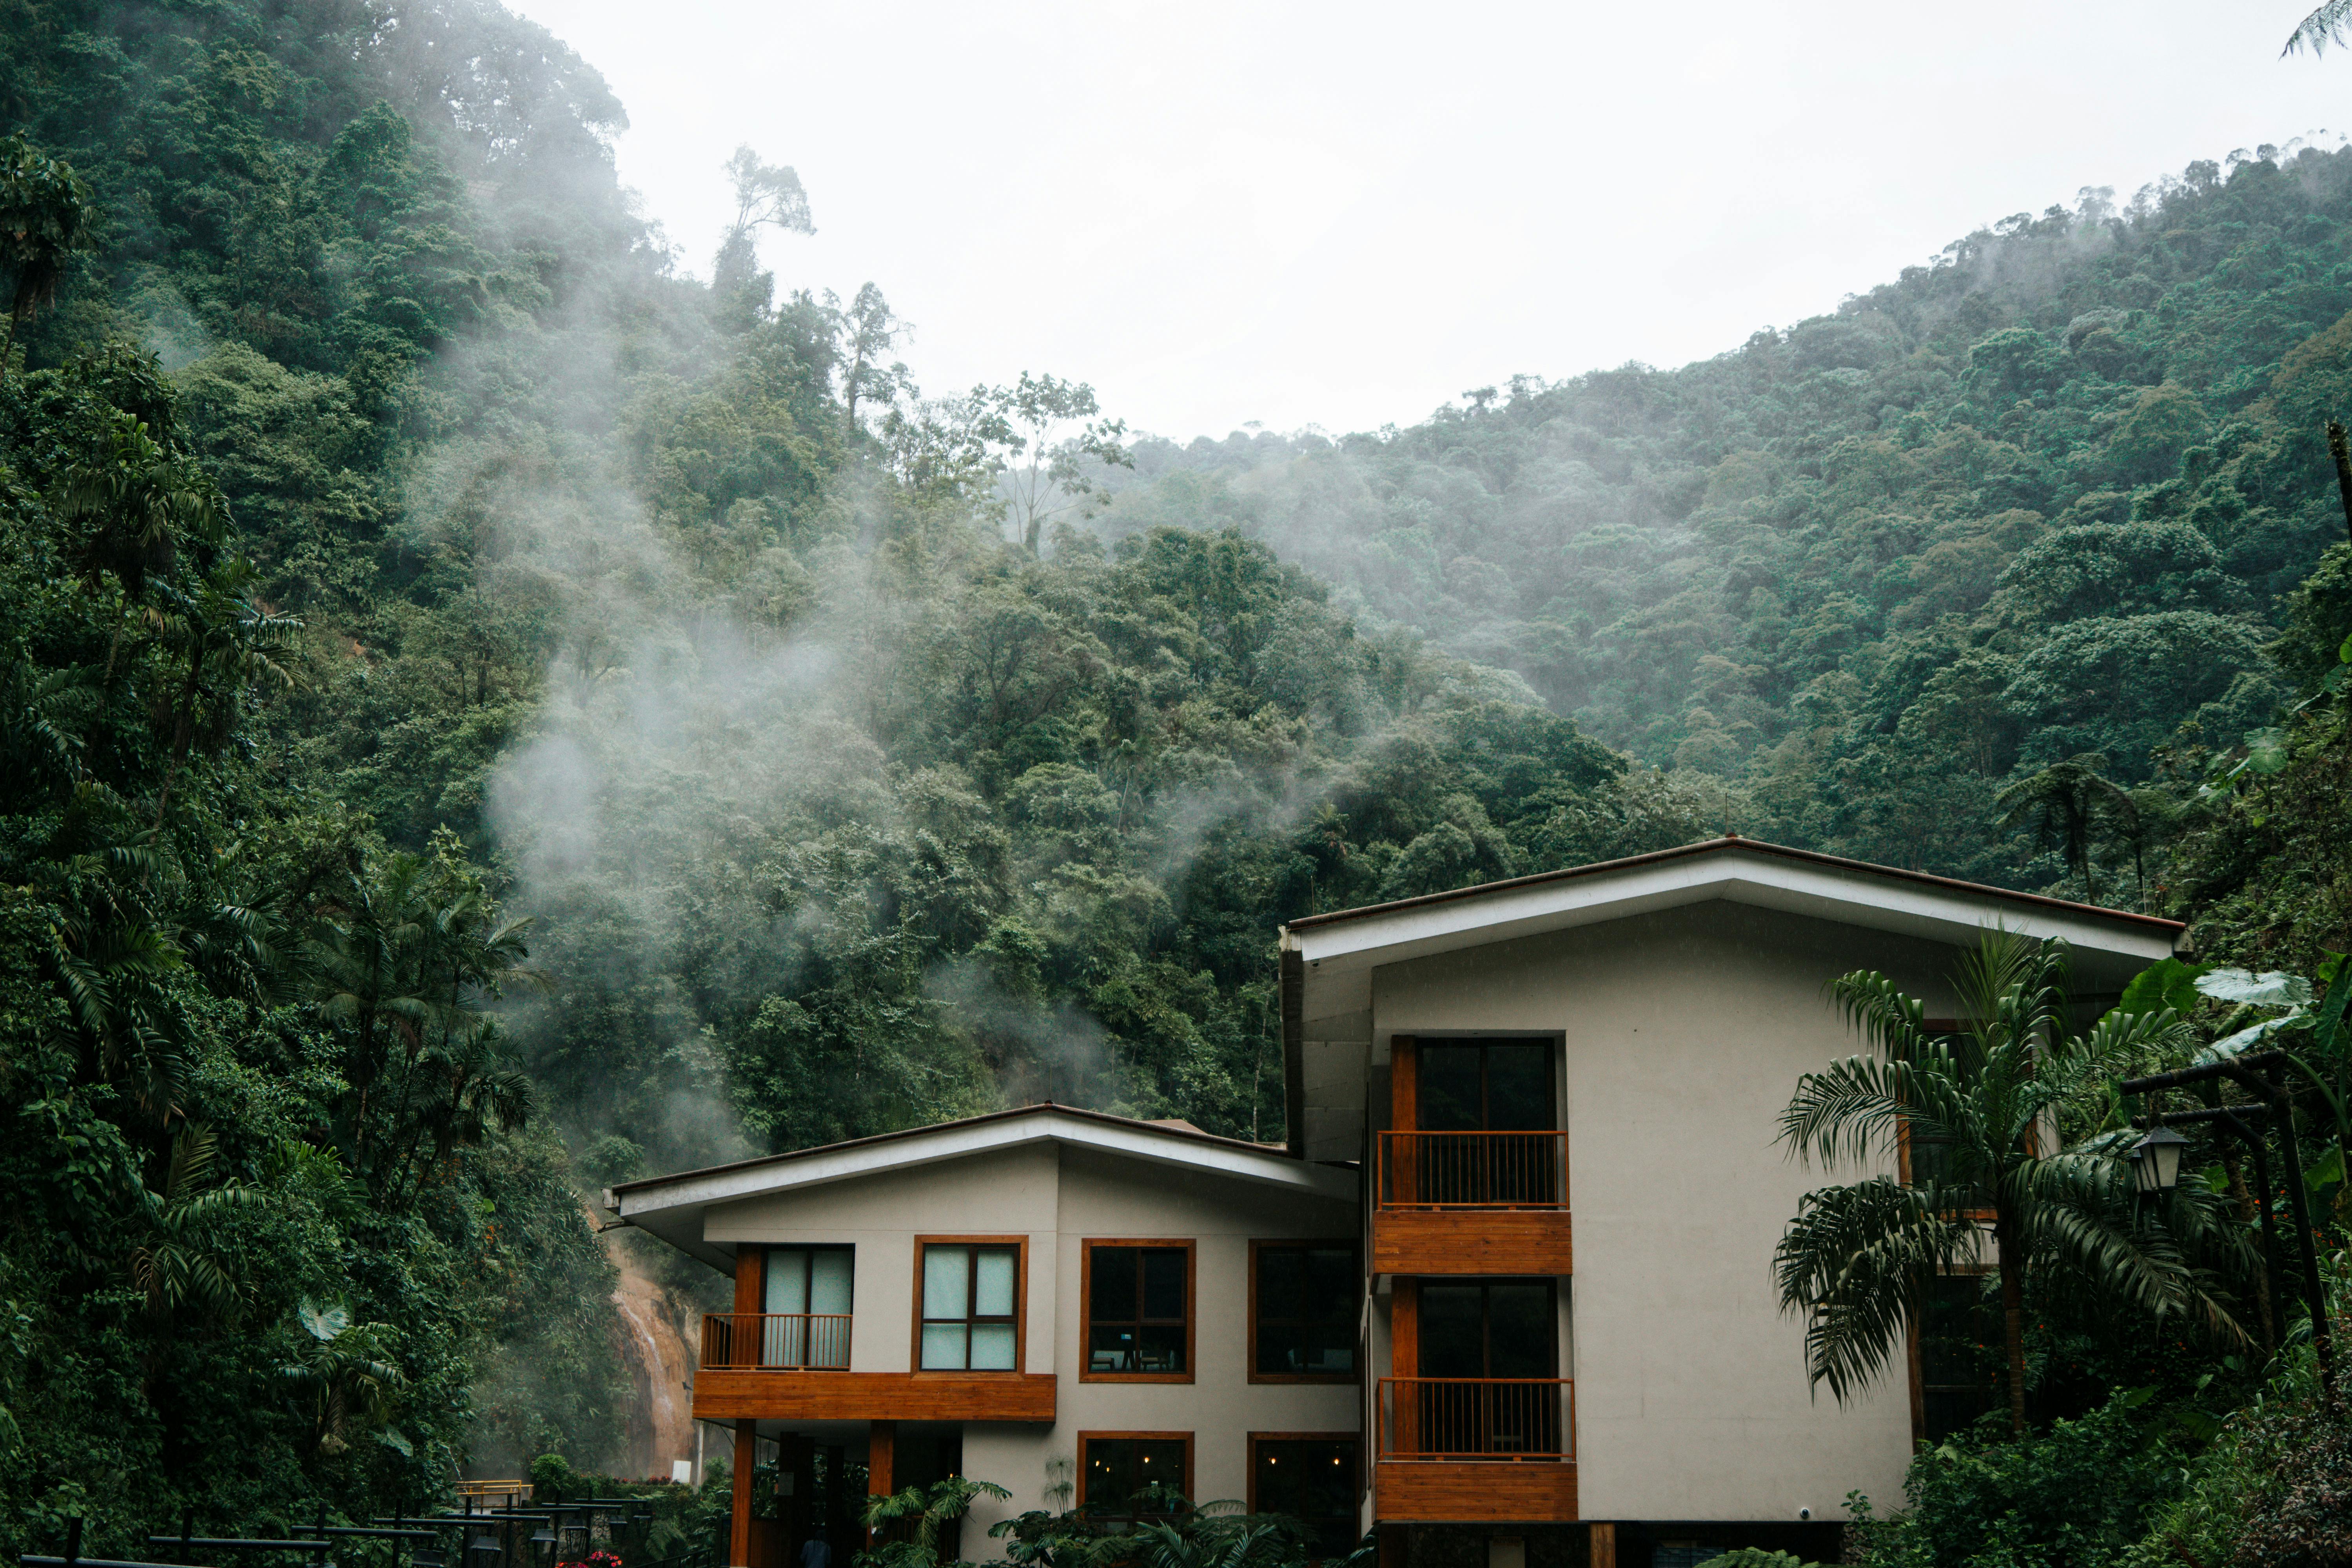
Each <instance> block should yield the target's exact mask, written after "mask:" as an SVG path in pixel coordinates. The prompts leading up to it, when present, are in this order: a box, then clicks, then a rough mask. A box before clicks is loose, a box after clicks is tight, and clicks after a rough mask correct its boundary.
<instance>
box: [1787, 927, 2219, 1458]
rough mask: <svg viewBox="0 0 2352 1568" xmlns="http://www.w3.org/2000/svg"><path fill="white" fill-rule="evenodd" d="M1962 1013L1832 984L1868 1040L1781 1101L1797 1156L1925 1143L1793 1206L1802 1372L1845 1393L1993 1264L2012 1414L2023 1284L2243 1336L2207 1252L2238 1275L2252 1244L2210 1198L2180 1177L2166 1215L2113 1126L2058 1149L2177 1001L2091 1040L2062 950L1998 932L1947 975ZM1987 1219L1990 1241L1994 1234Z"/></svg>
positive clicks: (1871, 1156)
mask: <svg viewBox="0 0 2352 1568" xmlns="http://www.w3.org/2000/svg"><path fill="white" fill-rule="evenodd" d="M1954 981H1955V985H1956V989H1957V991H1958V997H1959V1002H1960V1005H1961V1007H1962V1009H1963V1013H1964V1016H1965V1017H1966V1019H1967V1020H1968V1021H1967V1023H1966V1024H1965V1025H1964V1026H1963V1027H1962V1028H1961V1029H1960V1031H1959V1032H1958V1033H1957V1034H1954V1035H1948V1036H1938V1035H1934V1034H1931V1033H1930V1032H1929V1031H1928V1029H1927V1024H1926V1014H1927V1008H1926V1004H1925V1003H1923V1002H1921V1001H1920V1000H1919V999H1918V998H1917V997H1916V996H1906V995H1905V994H1903V993H1902V992H1901V991H1900V990H1898V989H1897V988H1896V987H1895V983H1894V982H1893V981H1891V980H1889V979H1888V978H1887V977H1886V976H1885V975H1884V974H1878V973H1871V972H1869V971H1856V972H1855V973H1851V974H1848V975H1845V976H1843V978H1840V979H1838V980H1834V981H1832V982H1831V983H1830V986H1829V991H1830V994H1831V996H1832V999H1834V1000H1835V1002H1836V1003H1837V1005H1838V1007H1839V1009H1840V1011H1841V1012H1842V1013H1843V1015H1844V1016H1845V1018H1846V1020H1847V1021H1848V1022H1849V1023H1850V1024H1851V1025H1853V1026H1854V1027H1855V1028H1856V1029H1857V1030H1859V1031H1860V1032H1861V1034H1862V1036H1863V1037H1864V1039H1865V1040H1866V1041H1867V1042H1868V1043H1869V1045H1870V1047H1871V1050H1870V1051H1869V1053H1868V1054H1865V1055H1862V1056H1853V1057H1848V1058H1844V1059H1843V1060H1842V1061H1837V1062H1833V1063H1832V1064H1831V1065H1830V1066H1828V1067H1827V1068H1823V1069H1822V1070H1821V1071H1819V1072H1811V1073H1807V1074H1806V1075H1805V1076H1804V1077H1803V1078H1802V1079H1800V1080H1799V1082H1798V1085H1797V1092H1796V1094H1795V1096H1794V1097H1793V1098H1791V1099H1790V1101H1789V1106H1788V1109H1787V1110H1784V1111H1782V1112H1781V1115H1780V1142H1784V1143H1786V1144H1788V1145H1789V1147H1790V1152H1791V1153H1792V1154H1794V1155H1795V1156H1797V1157H1799V1158H1802V1159H1805V1160H1807V1161H1809V1162H1810V1161H1812V1160H1818V1161H1820V1162H1821V1163H1822V1165H1823V1166H1824V1167H1829V1166H1834V1165H1837V1164H1841V1163H1847V1164H1853V1163H1877V1164H1879V1166H1880V1168H1881V1171H1882V1172H1883V1170H1884V1167H1885V1164H1886V1163H1892V1162H1893V1161H1894V1160H1895V1155H1896V1152H1897V1147H1898V1143H1899V1142H1900V1141H1901V1140H1902V1139H1904V1138H1905V1137H1906V1136H1907V1137H1908V1138H1909V1139H1910V1140H1911V1141H1912V1145H1913V1149H1914V1152H1915V1153H1924V1152H1925V1151H1926V1150H1927V1148H1930V1147H1932V1148H1934V1150H1935V1151H1936V1152H1937V1155H1938V1156H1939V1157H1938V1158H1937V1160H1936V1161H1935V1162H1934V1163H1933V1165H1932V1166H1931V1165H1930V1164H1929V1163H1928V1162H1927V1160H1925V1159H1924V1158H1922V1159H1918V1160H1916V1161H1915V1163H1914V1168H1913V1170H1912V1172H1911V1173H1910V1179H1909V1180H1907V1181H1905V1180H1898V1179H1896V1178H1895V1177H1893V1176H1889V1175H1885V1174H1884V1173H1880V1174H1873V1175H1867V1176H1864V1177H1863V1178H1862V1179H1860V1180H1858V1181H1854V1182H1851V1183H1849V1184H1845V1185H1843V1186H1832V1187H1823V1188H1821V1189H1819V1190H1817V1191H1815V1192H1811V1193H1808V1194H1805V1196H1804V1198H1803V1199H1802V1200H1801V1203H1800V1205H1799V1207H1798V1213H1797V1216H1796V1218H1795V1219H1793V1220H1791V1221H1790V1224H1789V1228H1788V1230H1787V1232H1786V1233H1785V1234H1784V1235H1783V1236H1782V1237H1781V1238H1780V1246H1779V1247H1778V1249H1777V1250H1776V1252H1775V1254H1774V1258H1773V1268H1774V1273H1775V1275H1776V1277H1777V1279H1778V1280H1779V1283H1780V1303H1781V1306H1782V1308H1783V1309H1784V1310H1789V1311H1790V1312H1793V1313H1797V1314H1799V1315H1801V1316H1802V1317H1803V1318H1804V1320H1805V1360H1806V1370H1807V1373H1808V1374H1809V1375H1810V1377H1811V1382H1812V1383H1813V1384H1814V1385H1816V1386H1819V1385H1821V1384H1827V1385H1828V1386H1829V1389H1830V1392H1831V1394H1832V1395H1834V1396H1835V1397H1836V1398H1838V1399H1839V1400H1843V1399H1845V1398H1846V1397H1847V1396H1848V1395H1849V1394H1854V1393H1856V1392H1858V1391H1859V1390H1861V1389H1862V1388H1863V1387H1864V1385H1866V1384H1868V1383H1870V1382H1871V1381H1872V1380H1873V1379H1874V1377H1876V1376H1877V1374H1878V1373H1880V1372H1881V1371H1883V1370H1884V1369H1885V1367H1886V1365H1887V1363H1888V1362H1889V1360H1890V1359H1891V1358H1892V1357H1893V1355H1894V1353H1895V1348H1896V1346H1897V1345H1899V1344H1900V1343H1901V1342H1903V1339H1904V1335H1905V1332H1906V1330H1907V1329H1908V1328H1909V1326H1910V1325H1911V1324H1912V1323H1913V1322H1914V1321H1916V1318H1917V1316H1918V1314H1919V1312H1920V1311H1921V1310H1922V1308H1923V1307H1924V1305H1925V1303H1926V1300H1927V1292H1928V1290H1929V1289H1930V1284H1931V1281H1932V1280H1933V1279H1935V1278H1936V1276H1937V1275H1938V1274H1940V1273H1944V1272H1948V1271H1949V1270H1950V1269H1952V1268H1955V1267H1956V1266H1960V1265H1970V1264H1976V1263H1978V1262H1980V1261H1981V1259H1982V1258H1983V1254H1984V1250H1985V1244H1986V1242H1987V1241H1988V1240H1990V1244H1991V1251H1992V1254H1993V1259H1994V1262H1995V1264H1996V1266H1997V1268H1998V1270H1999V1276H2000V1304H2001V1339H2002V1350H2003V1353H2004V1358H2005V1362H2006V1365H2007V1370H2008V1375H2007V1378H2006V1382H2007V1384H2008V1387H2007V1393H2008V1397H2009V1415H2010V1422H2011V1426H2012V1427H2013V1428H2014V1429H2015V1430H2017V1431H2018V1432H2023V1431H2024V1429H2025V1295H2026V1289H2027V1286H2028V1285H2029V1283H2030V1284H2031V1285H2032V1287H2033V1289H2035V1291H2036V1293H2037V1294H2038V1295H2040V1296H2041V1297H2042V1298H2043V1299H2045V1300H2058V1301H2062V1302H2065V1303H2068V1304H2079V1305H2083V1306H2085V1307H2093V1308H2099V1309H2106V1310H2114V1309H2116V1308H2122V1309H2124V1310H2130V1311H2134V1312H2137V1313H2141V1314H2145V1315H2147V1316H2148V1317H2152V1318H2158V1319H2162V1318H2167V1317H2175V1316H2190V1315H2194V1316H2196V1317H2199V1318H2201V1319H2202V1321H2204V1323H2205V1325H2206V1326H2208V1327H2209V1328H2210V1329H2211V1330H2213V1331H2217V1332H2219V1333H2221V1334H2223V1335H2225V1336H2228V1337H2231V1338H2235V1339H2242V1338H2243V1337H2244V1335H2243V1333H2242V1331H2240V1330H2239V1328H2238V1326H2237V1324H2236V1323H2235V1322H2234V1321H2232V1320H2231V1317H2230V1315H2229V1314H2228V1312H2227V1311H2225V1310H2223V1308H2222V1306H2221V1303H2220V1302H2219V1301H2217V1300H2214V1298H2213V1297H2212V1296H2211V1295H2210V1293H2209V1292H2208V1290H2207V1289H2206V1281H2207V1279H2208V1278H2209V1275H2208V1273H2207V1272H2206V1271H2205V1270H2204V1269H2202V1268H2200V1267H2199V1266H2198V1264H2199V1262H2200V1261H2201V1260H2204V1259H2209V1258H2210V1259H2212V1260H2213V1261H2215V1262H2217V1263H2220V1264H2222V1265H2223V1266H2226V1267H2232V1268H2237V1269H2241V1270H2242V1269H2243V1268H2246V1267H2247V1266H2248V1265H2249V1264H2250V1262H2251V1259H2250V1258H2248V1257H2247V1256H2246V1253H2245V1247H2244V1243H2243V1241H2242V1239H2232V1237H2233V1236H2234V1233H2232V1232H2229V1231H2227V1230H2225V1221H2224V1220H2223V1218H2222V1215H2221V1211H2220V1209H2219V1207H2218V1200H2217V1199H2216V1198H2215V1196H2214V1195H2213V1194H2211V1193H2210V1192H2208V1191H2207V1190H2206V1189H2205V1188H2204V1186H2203V1185H2202V1184H2197V1183H2189V1182H2183V1183H2181V1184H2179V1187H2178V1188H2177V1189H2176V1191H2175V1193H2174V1194H2173V1196H2172V1198H2171V1200H2170V1206H2169V1208H2168V1209H2167V1210H2166V1211H2165V1212H2163V1213H2162V1214H2161V1215H2157V1214H2152V1213H2144V1212H2142V1211H2141V1210H2140V1209H2139V1208H2138V1207H2137V1195H2136V1193H2135V1190H2134V1187H2135V1184H2134V1182H2133V1178H2132V1175H2131V1173H2130V1170H2129V1168H2128V1164H2127V1162H2126V1161H2125V1160H2124V1159H2122V1158H2121V1157H2119V1156H2120V1153H2121V1150H2120V1144H2121V1143H2122V1142H2124V1141H2125V1140H2126V1138H2127V1137H2128V1134H2125V1135H2120V1136H2118V1135H2109V1136H2108V1137H2107V1138H2105V1139H2104V1140H2100V1141H2096V1142H2094V1143H2092V1144H2088V1145H2085V1146H2084V1147H2083V1148H2080V1149H2075V1150H2067V1149H2062V1148H2057V1147H2054V1146H2053V1145H2054V1143H2055V1142H2056V1125H2057V1113H2058V1111H2059V1110H2060V1108H2061V1107H2062V1106H2063V1105H2065V1104H2066V1103H2067V1102H2068V1101H2069V1100H2073V1099H2074V1098H2075V1097H2077V1096H2082V1095H2084V1094H2086V1093H2091V1094H2099V1093H2104V1092H2105V1085H2106V1083H2107V1082H2108V1081H2110V1080H2111V1079H2112V1078H2113V1077H2115V1076H2116V1075H2117V1074H2118V1073H2120V1072H2122V1071H2125V1070H2126V1069H2127V1068H2128V1067H2129V1065H2130V1064H2131V1063H2132V1062H2134V1061H2135V1060H2145V1059H2147V1058H2149V1057H2150V1056H2151V1055H2153V1054H2154V1053H2156V1052H2158V1051H2163V1050H2173V1049H2178V1048H2179V1047H2182V1046H2183V1045H2185V1044H2186V1043H2187V1042H2188V1041H2189V1038H2190V1037H2189V1031H2188V1026H2187V1025H2186V1024H2185V1023H2184V1022H2183V1021H2182V1019H2181V1018H2180V1016H2179V1015H2178V1014H2177V1013H2175V1012H2173V1011H2172V1010H2171V1009H2170V1008H2168V1007H2167V1008H2164V1009H2162V1010H2160V1011H2158V1012H2154V1013H2125V1012H2123V1011H2121V1010H2117V1011H2115V1012H2111V1013H2109V1014H2108V1015H2107V1016H2105V1017H2104V1018H2102V1019H2100V1020H2099V1022H2098V1024H2097V1025H2096V1026H2094V1027H2093V1028H2092V1029H2091V1030H2090V1031H2089V1032H2088V1033H2087V1034H2082V1035H2074V1034H2070V1033H2069V1032H2068V1018H2069V1014H2070V1011H2071V1009H2070V1007H2069V1004H2068V998H2067V954H2066V949H2065V945H2064V944H2063V942H2034V941H2031V940H2029V939H2026V938H2023V937H2021V936H2018V935H2015V934H2013V933H2011V932H2007V931H1987V932H1985V933H1984V936H1983V938H1982V940H1981V941H1980V942H1979V944H1978V946H1977V948H1976V949H1975V951H1974V952H1971V953H1970V954H1969V956H1968V957H1967V958H1966V959H1964V960H1963V961H1962V963H1961V964H1960V966H1959V968H1958V971H1957V973H1955V975H1954ZM1988 1232H1990V1235H1989V1236H1988Z"/></svg>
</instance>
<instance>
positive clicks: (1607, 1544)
mask: <svg viewBox="0 0 2352 1568" xmlns="http://www.w3.org/2000/svg"><path fill="white" fill-rule="evenodd" d="M1591 1532H1592V1537H1591V1539H1592V1548H1591V1553H1590V1554H1589V1559H1588V1560H1589V1562H1590V1563H1591V1568H1617V1527H1616V1525H1614V1524H1596V1525H1593V1526H1591Z"/></svg>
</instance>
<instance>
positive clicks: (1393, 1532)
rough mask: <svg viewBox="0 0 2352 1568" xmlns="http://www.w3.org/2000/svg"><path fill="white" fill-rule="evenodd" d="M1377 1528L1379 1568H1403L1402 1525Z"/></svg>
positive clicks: (1406, 1550) (1407, 1544)
mask: <svg viewBox="0 0 2352 1568" xmlns="http://www.w3.org/2000/svg"><path fill="white" fill-rule="evenodd" d="M1378 1528H1379V1531H1380V1552H1381V1555H1380V1563H1379V1568H1405V1563H1406V1561H1407V1560H1408V1559H1409V1558H1411V1557H1412V1540H1411V1539H1410V1538H1409V1537H1407V1536H1406V1534H1405V1532H1404V1529H1405V1527H1404V1526H1403V1525H1402V1524H1383V1525H1381V1526H1379V1527H1378ZM1612 1568H1613V1565H1612Z"/></svg>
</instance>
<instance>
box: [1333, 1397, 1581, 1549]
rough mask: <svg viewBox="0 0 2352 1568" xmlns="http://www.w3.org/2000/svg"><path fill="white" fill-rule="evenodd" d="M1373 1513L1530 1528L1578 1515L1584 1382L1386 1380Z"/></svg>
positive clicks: (1390, 1517) (1384, 1518)
mask: <svg viewBox="0 0 2352 1568" xmlns="http://www.w3.org/2000/svg"><path fill="white" fill-rule="evenodd" d="M1379 1422H1380V1428H1379V1446H1378V1447H1377V1449H1376V1450H1375V1452H1376V1455H1377V1462H1376V1463H1375V1465H1374V1466H1373V1470H1372V1487H1373V1503H1372V1507H1373V1511H1374V1513H1375V1514H1376V1515H1377V1517H1379V1518H1380V1519H1381V1520H1382V1521H1421V1522H1431V1523H1439V1522H1472V1521H1510V1522H1520V1523H1528V1522H1536V1521H1548V1520H1572V1519H1574V1518H1576V1517H1577V1512H1576V1384H1574V1383H1573V1382H1571V1381H1570V1380H1569V1379H1567V1378H1458V1377H1445V1378H1440V1377H1384V1378H1382V1379H1381V1382H1380V1410H1379Z"/></svg>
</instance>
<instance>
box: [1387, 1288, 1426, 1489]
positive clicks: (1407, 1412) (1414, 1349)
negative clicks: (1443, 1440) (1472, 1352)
mask: <svg viewBox="0 0 2352 1568" xmlns="http://www.w3.org/2000/svg"><path fill="white" fill-rule="evenodd" d="M1389 1375H1390V1376H1391V1377H1419V1376H1420V1375H1421V1281H1420V1280H1418V1279H1399V1280H1397V1281H1396V1283H1395V1284H1394V1285H1392V1286H1391V1287H1390V1292H1389ZM1394 1393H1395V1398H1394V1399H1393V1400H1392V1401H1391V1405H1390V1407H1389V1443H1390V1446H1391V1450H1392V1451H1393V1452H1395V1453H1398V1454H1418V1453H1419V1452H1421V1390H1420V1389H1419V1388H1418V1387H1417V1386H1415V1385H1414V1384H1410V1383H1401V1384H1397V1385H1396V1387H1395V1390H1394Z"/></svg>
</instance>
